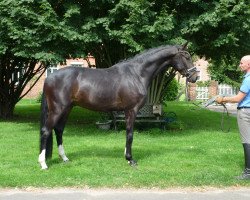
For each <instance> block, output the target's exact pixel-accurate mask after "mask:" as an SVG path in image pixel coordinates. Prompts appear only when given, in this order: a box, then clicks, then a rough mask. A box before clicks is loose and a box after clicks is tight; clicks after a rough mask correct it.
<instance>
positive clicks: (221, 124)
mask: <svg viewBox="0 0 250 200" xmlns="http://www.w3.org/2000/svg"><path fill="white" fill-rule="evenodd" d="M192 104H193V105H195V106H197V107H199V108H200V109H204V108H206V107H207V106H209V105H207V106H205V107H202V106H201V104H196V103H194V102H193V103H192ZM221 105H222V106H223V107H224V110H223V112H222V114H221V123H220V126H221V130H222V131H223V132H225V133H228V132H229V131H230V129H231V128H230V127H229V128H228V129H227V130H225V127H224V126H225V115H227V122H229V112H228V109H227V107H226V105H225V104H224V103H222V104H221ZM228 124H229V123H228Z"/></svg>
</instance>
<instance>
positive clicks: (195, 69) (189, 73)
mask: <svg viewBox="0 0 250 200" xmlns="http://www.w3.org/2000/svg"><path fill="white" fill-rule="evenodd" d="M196 72H197V68H196V67H191V68H189V69H187V70H186V73H185V76H186V77H187V79H189V78H190V77H191V76H193V75H194V73H196Z"/></svg>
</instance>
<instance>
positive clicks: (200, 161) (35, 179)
mask: <svg viewBox="0 0 250 200" xmlns="http://www.w3.org/2000/svg"><path fill="white" fill-rule="evenodd" d="M39 108H40V105H39V104H37V103H35V102H34V101H30V100H26V101H22V102H21V103H19V104H18V105H17V107H16V110H15V115H16V116H15V118H14V119H13V120H12V121H0V148H1V151H0V186H1V187H29V186H34V187H63V186H70V187H72V186H73V187H90V188H97V187H98V188H100V187H105V188H107V187H111V188H153V187H154V188H169V187H190V186H214V187H224V186H238V185H242V186H243V185H244V186H250V182H247V181H237V180H236V179H235V178H234V176H236V175H239V174H240V173H241V171H242V169H243V165H244V164H243V152H242V146H241V143H240V139H239V136H238V130H237V126H236V118H235V117H231V118H230V119H229V121H226V122H225V126H227V127H228V126H230V127H231V131H230V132H229V133H226V132H223V131H221V130H220V120H221V114H220V113H216V112H212V111H208V110H204V109H197V107H195V106H193V105H192V104H188V103H181V102H179V103H176V102H168V103H167V106H166V107H165V111H167V112H170V111H174V112H175V113H176V114H177V117H178V121H177V122H175V123H173V124H171V125H170V126H169V127H168V128H167V130H165V131H163V130H161V129H159V128H157V127H154V128H150V127H148V126H147V128H145V129H142V127H143V126H144V125H143V124H141V125H140V126H138V125H137V128H136V129H135V134H134V143H133V156H134V158H135V159H136V160H137V161H138V166H137V167H136V168H132V167H130V166H129V165H128V164H127V162H126V161H125V159H124V155H123V154H124V146H125V131H124V129H123V128H121V127H123V125H121V126H120V129H119V131H114V130H110V131H103V130H99V129H97V128H96V126H95V121H97V118H98V113H94V112H90V111H87V110H83V109H81V108H75V109H74V110H73V112H72V113H71V115H70V119H69V122H68V124H67V126H66V130H65V133H64V146H65V151H66V154H67V156H68V157H69V159H70V162H69V163H67V164H65V163H63V162H61V160H59V158H58V155H57V149H56V144H54V152H53V158H52V160H49V161H48V166H49V170H47V171H41V170H40V167H39V164H38V162H37V158H38V153H39V152H38V147H39V143H38V140H39ZM54 141H55V140H54Z"/></svg>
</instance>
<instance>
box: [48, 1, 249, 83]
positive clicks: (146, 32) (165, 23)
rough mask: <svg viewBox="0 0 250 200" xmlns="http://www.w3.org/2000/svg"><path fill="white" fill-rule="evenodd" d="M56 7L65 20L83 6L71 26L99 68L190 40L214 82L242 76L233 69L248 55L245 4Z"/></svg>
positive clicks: (101, 3) (57, 3) (120, 3)
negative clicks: (70, 10)
mask: <svg viewBox="0 0 250 200" xmlns="http://www.w3.org/2000/svg"><path fill="white" fill-rule="evenodd" d="M52 2H53V5H54V8H55V10H56V12H57V13H58V14H59V15H61V16H62V15H63V13H64V12H65V11H66V10H67V8H68V7H69V6H70V5H71V6H72V5H74V6H76V7H79V10H80V15H78V16H75V17H76V18H71V19H72V21H71V23H75V24H76V25H77V26H78V27H81V29H80V31H81V34H82V35H83V36H84V37H85V45H84V47H85V48H86V49H85V50H86V51H91V53H92V54H93V55H94V56H95V58H96V60H97V66H98V67H110V66H111V65H113V64H115V63H116V62H118V61H119V60H122V59H125V58H128V57H130V56H132V55H134V54H136V53H138V52H140V51H142V50H144V49H147V48H151V47H155V46H159V45H163V44H182V43H184V42H186V41H189V42H190V45H189V48H190V51H191V52H192V53H194V54H197V55H199V56H205V57H206V58H207V59H210V62H211V63H212V64H213V65H211V67H210V71H211V73H212V75H213V77H214V78H215V79H217V80H219V81H224V82H225V81H226V82H230V83H236V82H237V81H238V80H239V73H237V72H236V67H232V66H235V65H236V62H238V60H239V59H240V57H241V56H242V55H244V54H247V53H249V50H250V46H249V45H250V44H249V43H248V42H246V41H247V40H248V38H249V30H250V27H249V26H250V10H249V8H248V7H249V5H248V1H247V0H205V1H204V0H188V1H185V0H170V1H162V0H103V1H98V0H91V1H87V3H86V1H83V0H82V1H81V0H72V1H70V3H69V2H66V1H60V0H59V1H54V0H53V1H51V3H52ZM76 21H77V23H76ZM224 66H226V67H224ZM222 74H223V75H222Z"/></svg>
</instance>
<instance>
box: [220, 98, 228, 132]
mask: <svg viewBox="0 0 250 200" xmlns="http://www.w3.org/2000/svg"><path fill="white" fill-rule="evenodd" d="M221 105H222V106H223V107H224V110H223V113H222V115H221V123H220V125H221V130H222V131H223V132H225V133H228V132H229V131H230V127H229V128H228V129H227V130H225V127H224V125H225V123H224V122H225V120H224V119H225V113H227V122H229V112H228V109H227V107H226V105H225V104H224V103H222V104H221ZM228 124H229V123H228Z"/></svg>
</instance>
